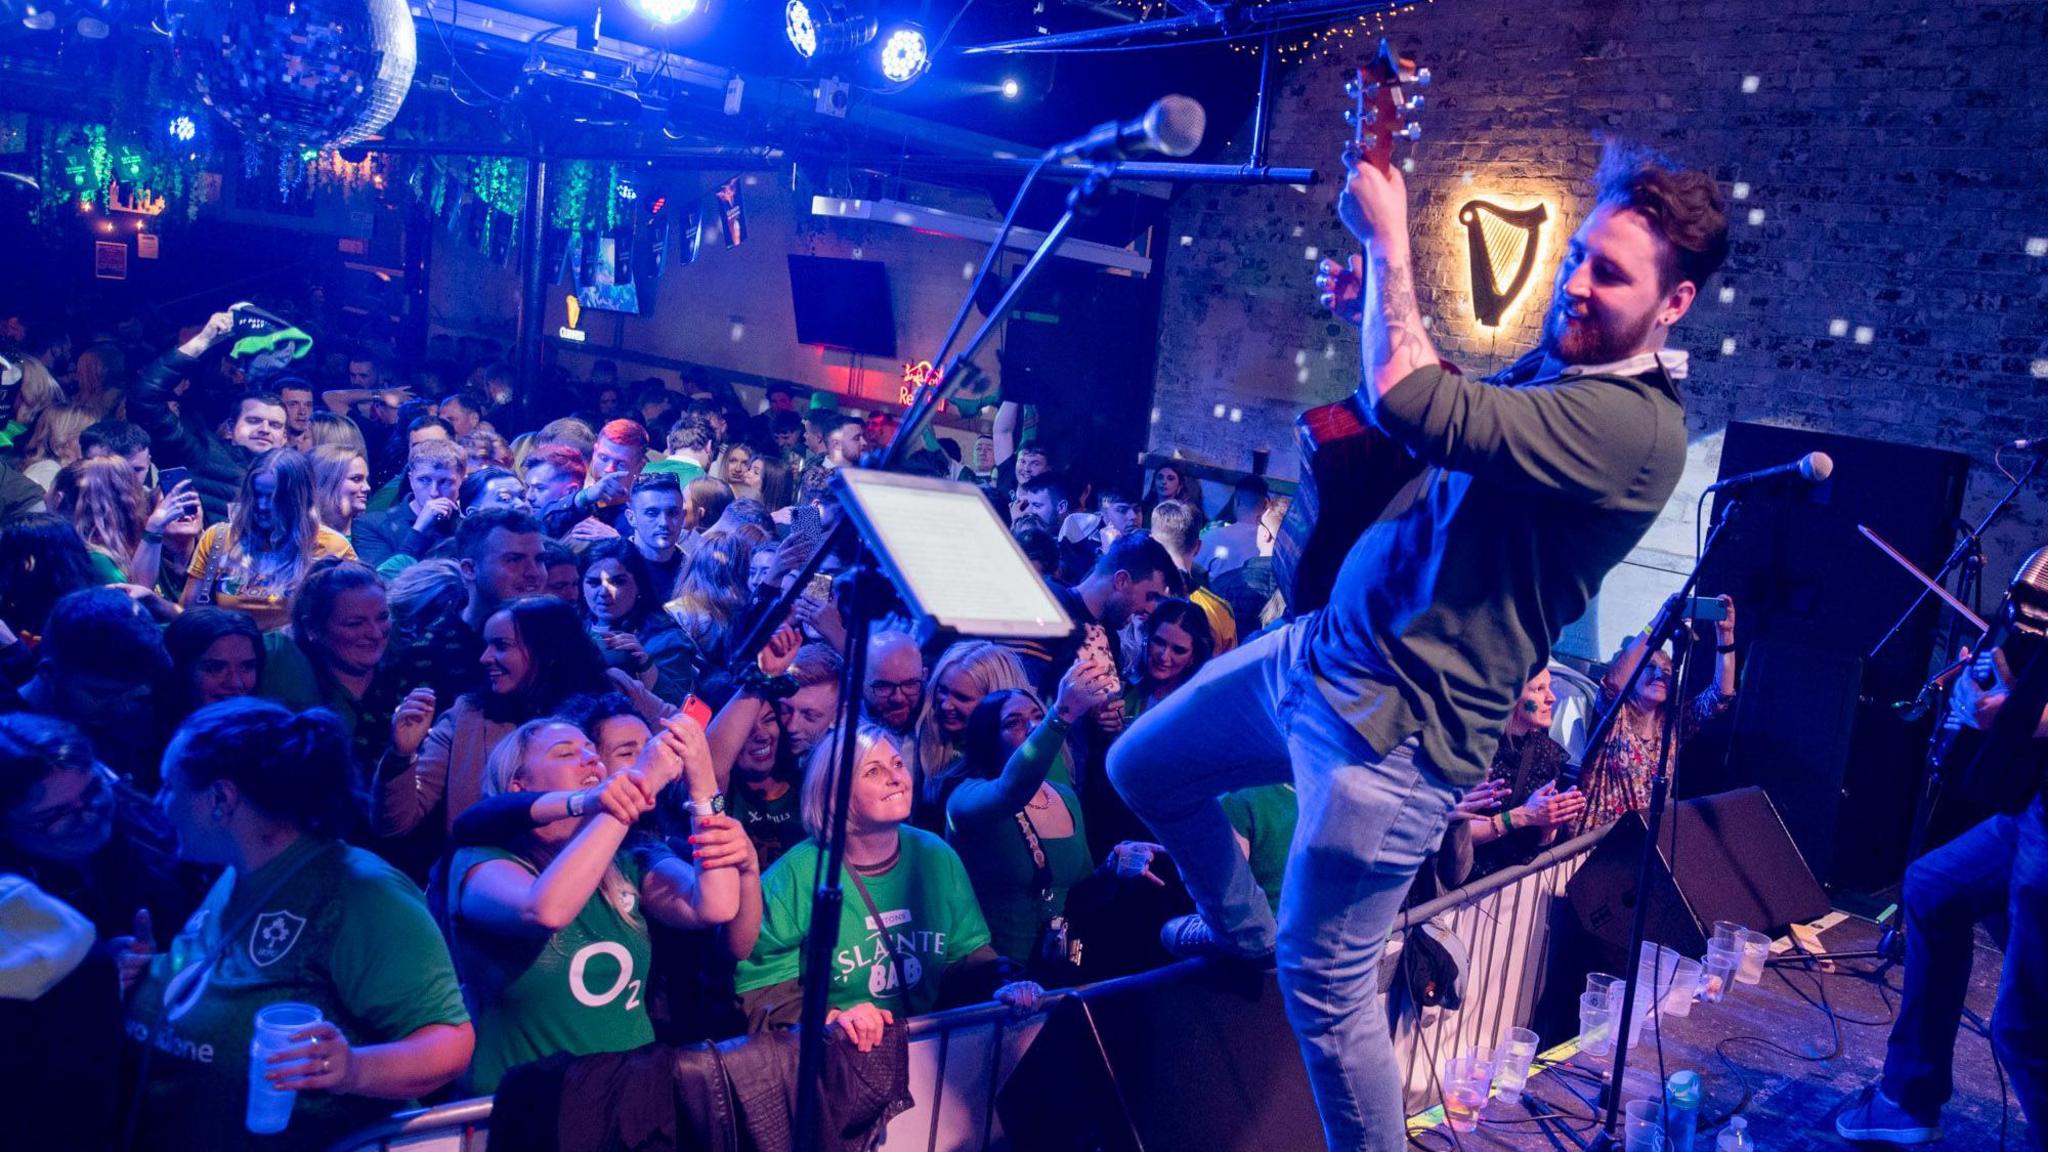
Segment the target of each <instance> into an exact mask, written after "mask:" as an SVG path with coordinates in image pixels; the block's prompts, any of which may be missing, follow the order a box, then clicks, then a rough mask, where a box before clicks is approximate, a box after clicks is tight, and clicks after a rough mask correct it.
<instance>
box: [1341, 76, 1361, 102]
mask: <svg viewBox="0 0 2048 1152" xmlns="http://www.w3.org/2000/svg"><path fill="white" fill-rule="evenodd" d="M1344 95H1346V96H1349V97H1350V98H1352V99H1353V100H1356V99H1358V98H1359V97H1360V96H1363V95H1365V89H1364V88H1363V87H1361V86H1360V85H1359V82H1358V77H1356V76H1353V77H1352V78H1351V79H1349V80H1346V81H1345V82H1344Z"/></svg>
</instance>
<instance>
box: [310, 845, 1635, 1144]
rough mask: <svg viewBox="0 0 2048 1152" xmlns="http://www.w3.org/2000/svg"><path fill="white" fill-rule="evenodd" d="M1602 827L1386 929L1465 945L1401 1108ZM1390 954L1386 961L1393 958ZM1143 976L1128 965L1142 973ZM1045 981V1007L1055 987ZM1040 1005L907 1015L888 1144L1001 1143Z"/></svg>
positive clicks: (1528, 1005) (1491, 991) (1413, 1048)
mask: <svg viewBox="0 0 2048 1152" xmlns="http://www.w3.org/2000/svg"><path fill="white" fill-rule="evenodd" d="M1604 835H1606V829H1604V828H1602V829H1600V830H1598V831H1595V832H1589V833H1587V834H1586V835H1583V836H1580V837H1578V838H1577V839H1574V840H1569V841H1566V842H1564V843H1561V844H1557V845H1554V846H1552V847H1550V848H1548V849H1546V850H1545V851H1544V852H1542V853H1541V854H1540V855H1538V856H1537V857H1536V858H1535V859H1534V860H1532V861H1530V862H1529V863H1528V864H1524V865H1521V866H1519V867H1515V868H1510V869H1505V870H1503V871H1500V872H1496V873H1493V874H1491V875H1489V876H1486V877H1484V878H1482V879H1480V880H1477V881H1474V882H1473V883H1471V884H1468V885H1465V886H1464V887H1462V888H1458V889H1456V890H1454V891H1451V892H1447V893H1445V894H1444V895H1442V896H1440V897H1438V898H1437V899H1435V900H1432V901H1429V902H1428V903H1426V904H1419V905H1416V906H1415V907H1413V908H1410V909H1407V910H1406V911H1404V912H1403V913H1402V914H1401V917H1400V919H1399V920H1397V921H1396V923H1395V930H1396V938H1397V939H1398V938H1399V935H1400V934H1401V933H1402V932H1405V931H1406V930H1407V929H1408V928H1410V927H1412V926H1414V925H1419V924H1422V923H1424V922H1434V923H1436V924H1437V925H1439V926H1440V927H1443V928H1445V929H1447V930H1449V931H1450V932H1451V933H1452V934H1454V935H1456V936H1457V937H1458V938H1459V939H1460V940H1462V941H1464V943H1465V946H1466V949H1467V951H1468V954H1469V964H1468V966H1467V969H1466V976H1465V997H1464V1007H1463V1008H1461V1009H1459V1010H1457V1011H1450V1012H1446V1011H1443V1010H1441V1009H1437V1008H1427V1009H1422V1010H1420V1011H1419V1012H1418V1011H1417V1010H1416V1009H1415V1008H1414V1007H1413V1006H1412V1005H1407V1006H1404V1008H1403V1010H1402V1011H1401V1013H1400V1015H1399V1016H1398V1017H1397V1019H1396V1022H1395V1027H1394V1046H1395V1056H1396V1059H1397V1060H1399V1061H1400V1062H1401V1066H1402V1068H1403V1069H1404V1085H1405V1090H1406V1093H1407V1103H1408V1106H1409V1111H1410V1112H1411V1113H1412V1112H1418V1111H1421V1110H1423V1109H1426V1108H1428V1107H1431V1106H1432V1105H1434V1104H1435V1103H1436V1091H1435V1078H1436V1070H1435V1063H1436V1060H1437V1059H1440V1058H1441V1057H1443V1056H1447V1055H1449V1054H1451V1053H1453V1052H1456V1051H1457V1050H1458V1049H1459V1048H1461V1047H1464V1046H1468V1045H1474V1044H1484V1045H1488V1046H1492V1045H1495V1044H1498V1043H1499V1041H1500V1037H1501V1035H1502V1034H1503V1033H1505V1032H1506V1031H1507V1030H1508V1029H1509V1028H1514V1027H1518V1026H1520V1025H1522V1024H1525V1023H1526V1022H1527V1020H1528V1017H1529V1013H1530V1011H1531V1009H1532V1008H1533V1007H1534V1004H1535V999H1536V994H1537V991H1538V990H1539V989H1540V988H1541V987H1542V983H1541V982H1542V975H1543V965H1544V961H1545V957H1546V955H1547V953H1548V941H1549V920H1550V909H1551V907H1552V905H1553V904H1554V902H1555V901H1556V900H1558V899H1560V898H1561V897H1562V896H1563V894H1564V885H1565V882H1566V881H1568V880H1570V879H1571V877H1572V874H1573V873H1575V872H1577V871H1578V869H1579V865H1580V864H1582V863H1583V862H1584V860H1585V856H1586V853H1587V852H1589V851H1591V850H1592V848H1593V845H1594V844H1596V843H1598V842H1599V840H1600V838H1601V837H1602V836H1604ZM1393 961H1394V956H1393V955H1392V954H1390V955H1389V957H1388V962H1393ZM1143 978H1144V977H1131V979H1143ZM1067 995H1072V993H1070V992H1067V993H1054V994H1052V996H1051V997H1049V998H1048V1000H1047V1002H1046V1005H1045V1008H1046V1009H1049V1008H1050V1007H1051V1006H1052V1004H1053V1003H1055V1002H1057V1000H1058V999H1060V998H1061V997H1063V996H1067ZM1044 1011H1045V1010H1044V1009H1041V1011H1040V1012H1038V1013H1037V1014H1034V1015H1031V1016H1026V1017H1021V1018H1020V1017H1019V1016H1017V1015H1016V1013H1015V1012H1014V1011H1013V1010H1011V1009H1010V1008H1008V1007H1006V1006H1004V1005H1000V1004H978V1005H974V1006H971V1007H967V1008H956V1009H953V1010H951V1011H947V1012H938V1013H934V1014H932V1015H930V1016H921V1017H918V1018H916V1019H914V1020H912V1021H911V1022H910V1034H909V1040H910V1088H911V1096H912V1098H913V1099H914V1100H915V1101H916V1103H915V1104H914V1105H913V1106H912V1107H911V1109H910V1110H909V1111H907V1112H905V1113H903V1114H902V1115H901V1116H898V1117H896V1119H895V1120H893V1121H891V1122H890V1124H889V1130H888V1135H887V1138H886V1139H885V1141H884V1145H883V1146H884V1147H886V1148H887V1149H889V1152H914V1150H918V1149H922V1150H923V1152H984V1150H987V1149H1000V1148H1003V1147H1006V1143H1005V1141H1004V1140H1003V1139H1002V1125H1001V1123H1000V1122H999V1121H998V1120H997V1118H996V1114H995V1101H996V1093H997V1091H998V1090H999V1089H1000V1088H1001V1087H1002V1085H1003V1083H1004V1081H1005V1080H1006V1079H1007V1078H1008V1077H1009V1075H1010V1072H1011V1071H1012V1070H1013V1069H1014V1068H1015V1067H1016V1065H1017V1061H1018V1059H1019V1058H1021V1057H1022V1056H1023V1055H1024V1052H1025V1050H1026V1049H1028V1048H1029V1047H1030V1046H1031V1042H1032V1040H1033V1039H1035V1038H1036V1037H1037V1035H1038V1032H1039V1029H1041V1028H1042V1027H1043V1026H1044V1024H1045V1014H1044ZM490 1117H491V1101H490V1100H489V1099H485V1098H478V1099H474V1100H462V1101H458V1102H456V1103H453V1104H443V1105H441V1106H439V1107H435V1108H425V1109H420V1110H418V1111H413V1112H405V1113H400V1114H399V1115H397V1116H394V1117H392V1118H391V1119H390V1120H389V1121H387V1122H385V1123H384V1124H381V1125H378V1126H376V1127H374V1128H371V1129H368V1130H366V1131H363V1132H360V1133H357V1134H356V1135H354V1136H352V1137H350V1138H349V1139H348V1140H345V1141H343V1142H342V1143H341V1144H339V1145H336V1146H335V1148H334V1150H333V1152H484V1149H485V1148H486V1146H487V1143H488V1138H489V1129H490Z"/></svg>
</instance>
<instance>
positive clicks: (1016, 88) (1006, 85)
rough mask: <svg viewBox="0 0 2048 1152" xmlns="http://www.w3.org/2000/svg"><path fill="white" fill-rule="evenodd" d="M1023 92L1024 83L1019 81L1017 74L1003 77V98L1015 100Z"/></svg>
mask: <svg viewBox="0 0 2048 1152" xmlns="http://www.w3.org/2000/svg"><path fill="white" fill-rule="evenodd" d="M1023 92H1024V86H1023V85H1022V84H1019V83H1017V78H1016V77H1015V76H1005V77H1003V99H1005V100H1015V99H1016V98H1017V97H1018V96H1020V95H1022V94H1023Z"/></svg>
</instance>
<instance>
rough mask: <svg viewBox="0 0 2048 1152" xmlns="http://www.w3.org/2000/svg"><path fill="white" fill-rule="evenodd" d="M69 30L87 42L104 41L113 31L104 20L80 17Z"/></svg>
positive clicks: (94, 17)
mask: <svg viewBox="0 0 2048 1152" xmlns="http://www.w3.org/2000/svg"><path fill="white" fill-rule="evenodd" d="M71 30H72V31H74V32H76V33H78V34H79V36H80V37H82V38H84V39H87V40H105V39H106V38H107V37H108V36H109V35H111V34H112V33H113V31H114V30H113V29H112V28H111V27H109V26H108V25H107V22H106V21H105V20H102V19H100V18H99V17H97V16H80V17H79V18H78V23H76V24H74V25H72V26H71Z"/></svg>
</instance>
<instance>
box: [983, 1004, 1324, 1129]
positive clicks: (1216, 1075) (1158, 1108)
mask: <svg viewBox="0 0 2048 1152" xmlns="http://www.w3.org/2000/svg"><path fill="white" fill-rule="evenodd" d="M996 1108H997V1110H998V1113H999V1115H1001V1117H1002V1121H1003V1131H1004V1133H1005V1134H1006V1135H1007V1136H1008V1137H1009V1142H1010V1147H1012V1148H1014V1149H1016V1150H1017V1152H1179V1150H1180V1149H1189V1148H1200V1149H1204V1150H1205V1152H1293V1150H1296V1149H1299V1150H1300V1152H1320V1150H1321V1149H1322V1148H1323V1147H1324V1144H1323V1131H1322V1127H1321V1125H1320V1123H1319V1122H1318V1121H1317V1119H1316V1107H1315V1099H1314V1097H1313V1096H1312V1095H1310V1092H1309V1086H1308V1073H1307V1071H1306V1070H1305V1069H1304V1068H1303V1067H1302V1063H1301V1050H1300V1049H1299V1048H1298V1047H1296V1045H1295V1042H1294V1031H1293V1029H1292V1028H1290V1027H1289V1026H1288V1023H1287V1017H1286V1015H1285V1013H1284V1012H1283V1011H1282V1009H1281V1004H1280V988H1279V985H1278V983H1277V982H1276V981H1275V980H1274V977H1273V974H1272V973H1270V972H1256V971H1244V970H1235V971H1233V970H1229V969H1227V968H1225V967H1224V966H1221V965H1195V964H1179V965H1175V966H1174V967H1172V968H1166V969H1162V970H1160V971H1157V972H1152V973H1148V974H1146V975H1143V976H1135V977H1131V978H1129V979H1125V980H1118V981H1114V982H1111V983H1108V984H1100V985H1096V986H1095V987H1093V988H1088V989H1083V990H1081V991H1080V992H1079V993H1078V994H1076V995H1073V996H1069V997H1067V998H1066V999H1064V1000H1062V1001H1061V1002H1060V1003H1059V1004H1057V1005H1055V1006H1054V1008H1053V1011H1052V1014H1051V1016H1050V1017H1049V1018H1048V1019H1047V1020H1046V1023H1045V1029H1044V1030H1043V1031H1042V1032H1040V1033H1039V1034H1038V1037H1037V1039H1036V1040H1034V1041H1033V1042H1032V1044H1031V1048H1030V1050H1029V1051H1027V1052H1025V1054H1024V1056H1023V1058H1022V1059H1021V1060H1019V1061H1018V1062H1017V1067H1016V1070H1015V1071H1014V1072H1012V1073H1011V1075H1010V1079H1009V1081H1008V1082H1007V1083H1006V1084H1005V1085H1004V1086H1003V1089H1002V1091H1001V1092H1000V1093H998V1094H997V1096H996Z"/></svg>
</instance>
